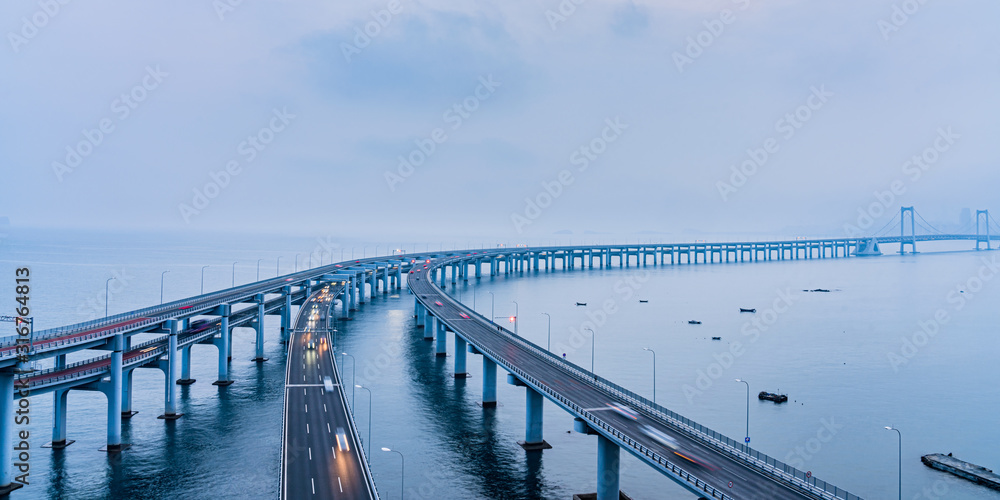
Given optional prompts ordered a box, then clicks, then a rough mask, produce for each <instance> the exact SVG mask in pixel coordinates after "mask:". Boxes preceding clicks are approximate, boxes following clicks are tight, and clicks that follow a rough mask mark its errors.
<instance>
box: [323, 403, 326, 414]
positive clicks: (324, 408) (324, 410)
mask: <svg viewBox="0 0 1000 500" xmlns="http://www.w3.org/2000/svg"><path fill="white" fill-rule="evenodd" d="M323 412H324V413H325V412H326V403H323Z"/></svg>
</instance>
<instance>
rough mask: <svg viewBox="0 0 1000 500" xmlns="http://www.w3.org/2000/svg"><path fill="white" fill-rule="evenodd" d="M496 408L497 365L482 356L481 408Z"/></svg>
mask: <svg viewBox="0 0 1000 500" xmlns="http://www.w3.org/2000/svg"><path fill="white" fill-rule="evenodd" d="M496 406H497V364H496V363H494V362H493V361H491V360H490V359H489V358H487V357H486V356H485V355H484V356H483V408H496Z"/></svg>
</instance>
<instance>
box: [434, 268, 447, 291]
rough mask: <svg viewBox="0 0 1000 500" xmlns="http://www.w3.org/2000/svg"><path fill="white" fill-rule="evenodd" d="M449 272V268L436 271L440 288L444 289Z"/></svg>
mask: <svg viewBox="0 0 1000 500" xmlns="http://www.w3.org/2000/svg"><path fill="white" fill-rule="evenodd" d="M447 270H448V267H447V266H442V267H439V268H437V270H436V272H437V273H438V286H440V287H441V288H444V281H445V279H447V274H448V271H447Z"/></svg>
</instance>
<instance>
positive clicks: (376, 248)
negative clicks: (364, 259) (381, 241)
mask: <svg viewBox="0 0 1000 500" xmlns="http://www.w3.org/2000/svg"><path fill="white" fill-rule="evenodd" d="M373 257H378V245H375V255H373Z"/></svg>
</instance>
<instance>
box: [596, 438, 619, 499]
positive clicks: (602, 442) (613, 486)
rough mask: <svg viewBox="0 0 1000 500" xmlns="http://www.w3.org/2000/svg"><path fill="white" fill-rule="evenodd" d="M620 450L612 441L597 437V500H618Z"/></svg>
mask: <svg viewBox="0 0 1000 500" xmlns="http://www.w3.org/2000/svg"><path fill="white" fill-rule="evenodd" d="M620 455H621V448H619V447H618V445H617V444H615V443H614V441H611V440H610V439H608V438H606V437H604V436H602V435H598V436H597V500H618V499H619V498H620V496H621V484H620V481H619V480H620V476H619V471H618V467H619V465H620V464H621V462H620Z"/></svg>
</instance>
